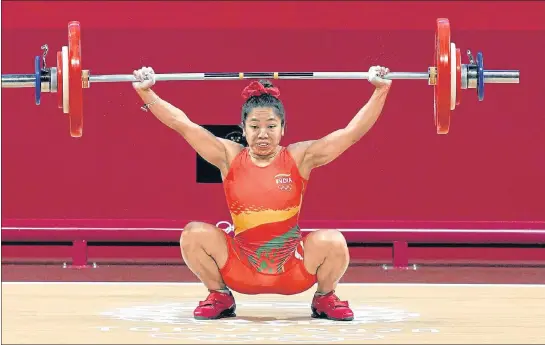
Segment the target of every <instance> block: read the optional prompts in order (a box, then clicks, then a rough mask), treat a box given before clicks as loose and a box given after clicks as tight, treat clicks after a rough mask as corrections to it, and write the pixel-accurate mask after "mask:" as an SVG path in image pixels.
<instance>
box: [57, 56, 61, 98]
mask: <svg viewBox="0 0 545 345" xmlns="http://www.w3.org/2000/svg"><path fill="white" fill-rule="evenodd" d="M57 105H58V106H59V108H61V109H62V52H57Z"/></svg>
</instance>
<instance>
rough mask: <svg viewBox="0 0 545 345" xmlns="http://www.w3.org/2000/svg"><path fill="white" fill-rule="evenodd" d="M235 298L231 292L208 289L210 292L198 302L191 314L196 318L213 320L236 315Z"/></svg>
mask: <svg viewBox="0 0 545 345" xmlns="http://www.w3.org/2000/svg"><path fill="white" fill-rule="evenodd" d="M236 307H237V306H236V304H235V298H234V297H233V294H231V292H229V293H222V292H217V291H210V294H209V295H208V297H206V299H205V300H204V301H200V302H199V306H198V307H197V308H195V311H193V316H194V317H195V319H197V320H214V319H221V318H224V317H232V316H236V314H235V309H236Z"/></svg>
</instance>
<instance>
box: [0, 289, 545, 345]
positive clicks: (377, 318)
mask: <svg viewBox="0 0 545 345" xmlns="http://www.w3.org/2000/svg"><path fill="white" fill-rule="evenodd" d="M313 291H314V289H311V290H309V291H307V292H305V293H303V294H301V295H296V296H276V295H260V296H245V295H239V294H236V300H237V317H235V318H229V319H223V320H219V321H196V320H194V319H193V317H192V312H193V309H194V308H195V306H196V305H197V303H198V301H199V300H201V299H204V297H205V296H206V292H207V291H206V290H205V289H204V288H203V286H202V285H200V284H194V283H85V282H80V283H40V282H38V283H17V282H14V283H3V284H2V343H11V344H14V343H34V344H53V343H55V344H63V343H65V344H66V343H73V344H78V343H79V344H81V343H87V344H89V343H93V344H106V343H109V344H128V343H132V344H158V343H171V344H174V343H193V344H195V343H198V342H203V343H239V344H240V343H242V344H251V343H261V344H263V343H315V344H320V343H327V344H330V343H333V344H334V343H359V344H365V343H368V344H377V343H381V344H386V343H388V344H392V343H398V344H400V343H405V344H409V343H412V344H415V343H419V344H422V343H428V344H431V343H435V344H441V343H442V344H444V343H467V344H468V343H472V344H482V343H489V344H491V343H495V344H506V343H511V344H515V343H527V344H545V286H539V285H475V284H467V285H461V284H460V285H447V284H434V285H430V284H342V285H340V286H339V287H338V289H337V293H338V295H339V297H341V299H347V300H349V302H350V305H351V306H352V308H353V310H354V312H355V320H354V321H352V322H333V321H328V320H316V319H312V318H310V307H309V306H310V300H311V298H312V293H313Z"/></svg>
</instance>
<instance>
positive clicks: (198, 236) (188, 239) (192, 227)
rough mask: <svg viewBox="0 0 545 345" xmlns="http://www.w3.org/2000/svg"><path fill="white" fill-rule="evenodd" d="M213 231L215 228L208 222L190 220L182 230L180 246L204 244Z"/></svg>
mask: <svg viewBox="0 0 545 345" xmlns="http://www.w3.org/2000/svg"><path fill="white" fill-rule="evenodd" d="M212 233H213V229H211V228H210V226H209V225H208V224H206V223H202V222H189V223H187V225H186V226H184V229H183V231H182V235H181V236H180V246H181V247H182V248H187V247H190V246H194V245H199V244H202V243H203V242H204V241H206V238H210V236H211V235H213V234H212Z"/></svg>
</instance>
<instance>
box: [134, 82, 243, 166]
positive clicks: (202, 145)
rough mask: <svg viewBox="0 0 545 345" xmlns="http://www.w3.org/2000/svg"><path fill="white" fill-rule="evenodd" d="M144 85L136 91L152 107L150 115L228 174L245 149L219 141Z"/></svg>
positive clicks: (224, 140) (225, 140)
mask: <svg viewBox="0 0 545 345" xmlns="http://www.w3.org/2000/svg"><path fill="white" fill-rule="evenodd" d="M146 82H147V81H145V82H143V83H146ZM143 83H138V85H136V86H135V90H136V92H137V94H138V95H139V96H140V98H141V99H142V101H143V102H144V103H145V104H147V105H148V109H149V111H150V112H151V113H153V115H155V117H157V119H159V121H161V122H162V123H163V124H165V125H166V126H168V127H169V128H171V129H173V130H175V131H176V132H178V133H179V134H180V135H181V136H182V137H183V138H184V139H185V140H186V141H187V142H188V143H189V145H190V146H191V147H192V148H193V149H194V150H195V151H196V152H197V153H198V154H199V155H201V157H202V158H203V159H205V160H206V161H207V162H209V163H210V164H212V165H214V166H216V167H217V168H218V169H220V170H221V171H222V172H226V171H227V169H228V166H229V162H230V159H231V158H232V157H233V156H234V155H236V153H237V151H238V150H240V149H242V147H243V146H242V145H240V144H237V143H235V142H233V141H231V140H228V139H223V138H218V137H216V136H215V135H213V134H212V133H211V132H210V131H208V130H207V129H206V128H204V127H202V126H200V125H198V124H196V123H194V122H193V121H191V120H190V119H189V117H188V116H187V115H186V114H185V113H184V112H183V111H182V110H181V109H179V108H177V107H175V106H173V105H172V104H170V103H169V102H167V101H165V100H163V99H161V98H160V97H159V96H158V95H157V94H156V93H155V92H154V91H153V90H151V88H150V86H151V85H150V86H147V85H144V86H142V85H140V84H143ZM145 86H147V87H145Z"/></svg>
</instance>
